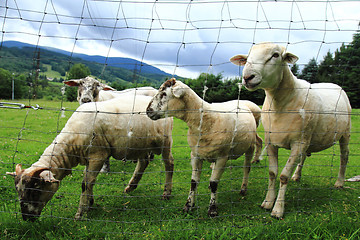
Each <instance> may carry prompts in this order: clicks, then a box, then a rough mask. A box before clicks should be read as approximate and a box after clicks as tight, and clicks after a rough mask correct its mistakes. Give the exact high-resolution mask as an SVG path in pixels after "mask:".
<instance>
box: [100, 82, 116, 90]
mask: <svg viewBox="0 0 360 240" xmlns="http://www.w3.org/2000/svg"><path fill="white" fill-rule="evenodd" d="M100 87H101V89H102V90H104V91H116V89H115V88H112V87H110V86H108V85H106V84H103V83H101V84H100Z"/></svg>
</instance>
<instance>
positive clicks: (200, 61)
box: [0, 0, 360, 77]
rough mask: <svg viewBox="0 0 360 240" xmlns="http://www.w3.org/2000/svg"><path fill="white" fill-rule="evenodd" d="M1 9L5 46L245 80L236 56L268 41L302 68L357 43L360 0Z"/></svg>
mask: <svg viewBox="0 0 360 240" xmlns="http://www.w3.org/2000/svg"><path fill="white" fill-rule="evenodd" d="M6 3H7V4H8V7H9V8H8V9H6V6H5V4H6ZM0 6H1V9H0V16H1V17H2V18H1V19H2V20H1V21H2V22H0V23H1V24H2V26H4V27H3V29H4V31H5V33H4V34H3V35H2V36H3V40H4V41H6V40H17V41H23V42H27V43H30V44H39V45H44V46H50V47H56V48H61V49H64V50H67V51H74V52H80V53H86V54H92V55H103V56H117V57H130V58H135V59H137V60H140V61H144V62H146V63H148V64H152V65H155V66H157V67H159V68H161V69H163V70H165V71H167V72H169V73H172V74H176V75H180V76H185V77H196V76H197V75H199V74H200V73H201V72H211V73H215V74H217V73H220V72H222V73H223V74H224V75H225V76H237V75H239V69H238V68H237V67H236V66H234V65H232V64H230V63H229V58H230V57H232V56H233V55H235V54H239V53H247V52H248V51H249V49H250V47H251V46H252V44H253V43H258V42H264V41H272V42H276V43H279V44H282V45H286V46H287V47H288V50H289V51H291V52H293V53H294V54H296V55H298V56H299V57H300V60H299V62H298V63H299V64H306V63H307V62H308V61H309V60H310V59H311V58H313V57H315V58H317V60H318V61H320V60H322V58H323V56H324V55H325V54H326V52H327V51H329V50H330V51H331V52H334V51H335V50H336V48H338V47H340V45H341V44H342V43H343V42H344V43H348V42H350V41H351V40H352V35H353V34H354V33H355V31H356V30H357V29H358V23H359V15H358V9H360V2H340V1H339V2H330V1H324V2H319V1H318V2H313V1H309V2H304V1H301V2H296V1H291V2H288V1H277V2H261V1H247V2H242V1H191V2H185V1H147V0H145V1H137V0H134V1H93V0H87V1H70V0H62V1H45V0H33V1H16V4H15V1H3V2H1V3H0ZM5 15H6V18H4V17H5Z"/></svg>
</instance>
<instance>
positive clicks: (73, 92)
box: [65, 63, 91, 102]
mask: <svg viewBox="0 0 360 240" xmlns="http://www.w3.org/2000/svg"><path fill="white" fill-rule="evenodd" d="M90 74H91V73H90V69H89V68H88V67H87V66H85V65H84V64H82V63H77V64H74V66H72V68H71V69H70V71H69V74H68V79H80V78H85V77H87V76H89V75H90ZM65 96H66V99H67V100H68V101H70V102H74V101H76V99H77V89H76V88H75V87H67V88H66V90H65Z"/></svg>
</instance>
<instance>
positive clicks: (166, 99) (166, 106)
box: [146, 78, 187, 120]
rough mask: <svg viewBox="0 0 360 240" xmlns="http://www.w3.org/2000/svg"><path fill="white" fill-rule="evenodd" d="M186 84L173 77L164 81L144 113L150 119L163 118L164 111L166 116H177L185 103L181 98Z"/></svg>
mask: <svg viewBox="0 0 360 240" xmlns="http://www.w3.org/2000/svg"><path fill="white" fill-rule="evenodd" d="M186 87H187V86H186V85H185V84H183V83H182V82H180V81H176V79H175V78H172V79H169V80H167V81H166V82H164V83H163V84H162V85H161V86H160V88H159V91H158V92H157V94H156V95H155V96H154V97H153V99H152V100H151V101H150V103H149V105H148V107H147V109H146V114H147V115H148V117H149V118H151V119H152V120H157V119H160V118H164V117H165V116H166V113H167V114H168V116H175V117H179V116H178V115H179V114H181V111H179V110H183V109H184V107H185V105H184V103H183V101H182V100H181V98H182V97H183V96H184V95H185V90H186Z"/></svg>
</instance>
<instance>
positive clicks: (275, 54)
mask: <svg viewBox="0 0 360 240" xmlns="http://www.w3.org/2000/svg"><path fill="white" fill-rule="evenodd" d="M279 56H280V55H279V54H278V53H274V54H273V55H272V57H273V58H278V57H279Z"/></svg>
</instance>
